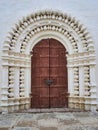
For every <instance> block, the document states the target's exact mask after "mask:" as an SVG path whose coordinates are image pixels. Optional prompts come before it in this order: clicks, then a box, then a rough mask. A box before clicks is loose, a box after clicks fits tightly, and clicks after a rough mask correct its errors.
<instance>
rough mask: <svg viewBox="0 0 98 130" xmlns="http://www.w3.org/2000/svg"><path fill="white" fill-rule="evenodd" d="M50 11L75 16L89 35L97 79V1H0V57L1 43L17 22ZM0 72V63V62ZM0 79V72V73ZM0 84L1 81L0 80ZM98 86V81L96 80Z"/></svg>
mask: <svg viewBox="0 0 98 130" xmlns="http://www.w3.org/2000/svg"><path fill="white" fill-rule="evenodd" d="M45 9H52V10H60V11H62V12H66V13H68V14H71V15H72V16H75V17H76V18H77V19H78V20H80V21H81V23H83V24H84V25H85V26H86V27H87V28H88V30H89V32H90V33H91V36H92V37H93V40H94V43H95V49H96V55H97V60H96V63H97V66H96V80H97V77H98V71H97V68H98V44H97V41H98V0H0V57H1V53H2V51H1V50H2V46H3V42H4V40H5V38H6V36H7V34H8V32H9V31H10V30H11V27H13V26H14V24H15V23H17V21H18V20H19V19H20V20H21V18H22V17H23V16H27V15H29V14H31V13H33V12H36V11H40V10H45ZM0 59H1V58H0ZM0 70H1V61H0ZM0 79H1V72H0ZM0 82H1V80H0ZM97 84H98V80H97Z"/></svg>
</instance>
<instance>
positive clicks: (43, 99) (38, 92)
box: [31, 39, 68, 108]
mask: <svg viewBox="0 0 98 130" xmlns="http://www.w3.org/2000/svg"><path fill="white" fill-rule="evenodd" d="M65 53H66V49H65V48H64V46H63V45H62V44H61V43H60V42H59V41H57V40H55V39H44V40H41V41H40V42H39V43H38V44H37V45H35V47H34V48H33V50H32V58H31V91H32V99H31V107H32V108H55V107H56V108H59V107H67V106H68V99H67V94H66V93H67V91H68V84H67V67H66V65H67V60H66V55H65Z"/></svg>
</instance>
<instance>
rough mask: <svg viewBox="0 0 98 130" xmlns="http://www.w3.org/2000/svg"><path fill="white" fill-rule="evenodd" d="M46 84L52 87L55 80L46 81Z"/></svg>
mask: <svg viewBox="0 0 98 130" xmlns="http://www.w3.org/2000/svg"><path fill="white" fill-rule="evenodd" d="M45 83H46V84H47V85H51V84H52V83H53V80H52V79H46V80H45Z"/></svg>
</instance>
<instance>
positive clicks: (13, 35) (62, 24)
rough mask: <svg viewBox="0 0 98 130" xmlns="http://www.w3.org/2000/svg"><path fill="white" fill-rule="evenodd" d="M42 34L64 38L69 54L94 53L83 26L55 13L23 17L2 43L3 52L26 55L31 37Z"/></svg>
mask: <svg viewBox="0 0 98 130" xmlns="http://www.w3.org/2000/svg"><path fill="white" fill-rule="evenodd" d="M42 32H44V34H45V32H46V33H47V32H50V34H54V35H55V34H56V33H57V35H59V34H61V35H62V36H63V37H65V38H66V39H67V42H68V43H66V44H65V47H66V48H67V45H68V44H69V45H68V46H70V49H69V48H68V49H69V50H68V49H67V50H68V52H69V54H75V53H79V52H90V51H93V52H94V45H93V41H92V38H91V36H90V34H89V32H88V31H87V29H86V28H85V27H84V25H83V24H81V23H80V22H79V21H78V20H76V18H75V17H72V16H70V15H68V14H63V13H60V12H56V11H41V12H38V13H35V14H31V15H29V16H27V17H23V19H22V20H21V21H20V20H19V22H18V23H17V24H15V27H14V28H12V31H11V32H9V35H8V36H7V39H6V41H5V43H4V50H10V51H14V52H20V53H24V54H26V53H27V51H26V48H28V46H30V45H29V44H32V43H31V42H30V41H31V40H32V37H35V36H36V35H37V34H40V33H42ZM56 37H57V36H56ZM50 38H52V36H50ZM40 40H41V38H40ZM32 42H33V41H32ZM35 44H36V43H35ZM31 46H32V45H31Z"/></svg>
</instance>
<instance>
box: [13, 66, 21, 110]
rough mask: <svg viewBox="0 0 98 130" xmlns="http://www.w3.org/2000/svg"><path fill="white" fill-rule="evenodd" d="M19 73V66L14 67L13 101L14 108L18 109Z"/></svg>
mask: <svg viewBox="0 0 98 130" xmlns="http://www.w3.org/2000/svg"><path fill="white" fill-rule="evenodd" d="M19 73H20V67H17V66H16V67H15V82H14V86H15V87H14V92H15V93H14V95H15V99H14V100H15V103H14V105H15V106H14V109H15V110H19Z"/></svg>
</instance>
